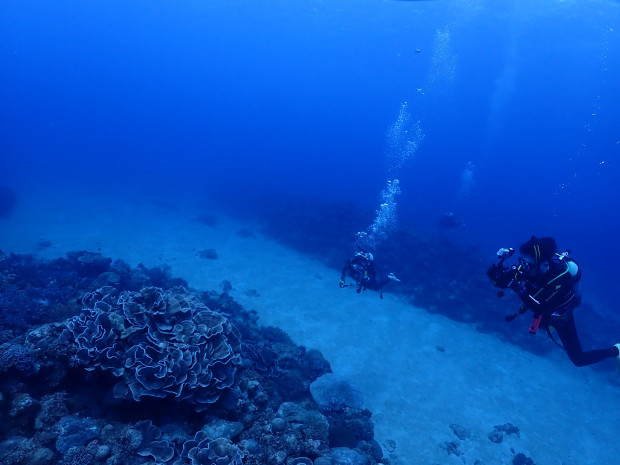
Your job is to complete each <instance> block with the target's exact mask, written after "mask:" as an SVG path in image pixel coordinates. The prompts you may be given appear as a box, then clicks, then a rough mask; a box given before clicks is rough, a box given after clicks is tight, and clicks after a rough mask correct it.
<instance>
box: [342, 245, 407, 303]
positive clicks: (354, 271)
mask: <svg viewBox="0 0 620 465" xmlns="http://www.w3.org/2000/svg"><path fill="white" fill-rule="evenodd" d="M347 273H348V274H349V276H351V277H352V278H353V279H354V280H355V282H356V283H357V289H356V290H355V291H356V292H357V293H358V294H359V293H360V292H362V291H366V289H371V290H373V291H379V297H381V298H382V299H383V286H385V285H386V284H387V283H389V282H390V281H396V282H400V279H398V278H397V277H396V276H394V273H390V274H388V275H387V276H386V277H385V278H383V277H382V275H381V272H380V271H379V270H378V269H377V266H376V264H375V258H374V257H373V255H372V254H371V253H370V252H364V251H362V250H360V251H359V252H357V253H356V254H355V255H354V256H353V257H351V258H349V259H348V260H347V262H346V264H345V265H344V268H343V269H342V274H341V275H340V288H343V287H349V286H353V284H345V282H344V280H345V278H346V275H347Z"/></svg>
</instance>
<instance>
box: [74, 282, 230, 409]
mask: <svg viewBox="0 0 620 465" xmlns="http://www.w3.org/2000/svg"><path fill="white" fill-rule="evenodd" d="M83 302H84V305H85V307H84V313H83V314H82V315H80V316H78V317H73V318H71V319H70V320H69V321H68V322H67V331H66V332H65V333H64V334H65V335H66V336H67V337H68V338H69V339H70V340H71V341H72V342H74V343H75V345H76V348H77V350H76V353H75V358H76V359H77V361H78V362H79V363H81V364H83V365H85V366H86V369H88V370H93V369H94V368H95V367H99V368H101V369H103V370H109V371H111V372H112V373H113V374H114V375H115V376H117V377H120V378H121V381H119V383H117V385H116V387H115V389H114V393H115V395H116V396H117V397H122V398H126V397H129V396H131V397H132V398H133V399H134V400H136V401H140V400H141V399H142V398H143V397H169V396H171V397H174V398H176V399H178V400H189V401H191V402H193V403H195V404H196V407H197V409H198V410H202V409H206V408H207V407H208V404H212V403H214V402H215V401H217V400H218V398H219V396H220V394H221V391H222V390H224V389H227V388H229V387H230V386H231V385H232V384H233V381H234V375H235V372H236V369H237V365H238V364H239V363H240V356H239V351H240V341H239V338H238V336H237V334H236V331H235V329H234V327H233V326H232V325H231V324H230V323H229V322H228V321H227V320H226V318H225V317H224V316H223V315H221V314H220V313H217V312H213V311H211V310H209V309H208V308H207V307H206V306H205V305H204V304H203V303H202V302H200V301H199V300H198V299H196V298H195V297H193V296H191V295H189V294H187V293H186V292H185V291H184V290H183V289H181V288H175V289H173V290H169V291H164V290H162V289H160V288H156V287H147V288H144V289H142V290H141V291H140V292H131V291H125V292H122V293H120V295H119V294H118V293H117V291H116V289H115V288H113V287H109V286H106V287H102V288H100V289H98V290H96V291H94V292H91V293H88V294H86V296H85V297H84V299H83Z"/></svg>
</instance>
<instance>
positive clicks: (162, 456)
mask: <svg viewBox="0 0 620 465" xmlns="http://www.w3.org/2000/svg"><path fill="white" fill-rule="evenodd" d="M136 429H137V430H138V431H140V432H141V433H142V443H141V444H140V448H139V449H138V454H139V455H141V456H142V457H148V456H149V455H150V456H151V457H153V458H154V459H155V461H156V462H157V463H163V462H167V461H168V460H170V459H171V458H172V457H173V456H174V447H172V446H171V445H170V443H169V442H168V441H166V440H165V439H161V431H160V429H159V428H158V427H157V426H154V425H153V423H152V422H151V420H145V421H139V422H138V423H136Z"/></svg>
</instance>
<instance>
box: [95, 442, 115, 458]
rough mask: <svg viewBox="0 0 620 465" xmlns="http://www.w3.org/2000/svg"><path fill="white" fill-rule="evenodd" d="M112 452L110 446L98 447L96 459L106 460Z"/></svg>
mask: <svg viewBox="0 0 620 465" xmlns="http://www.w3.org/2000/svg"><path fill="white" fill-rule="evenodd" d="M110 452H112V449H111V448H110V446H108V445H106V444H104V445H101V446H99V447H97V453H96V454H95V459H96V460H103V459H106V458H108V457H109V456H110Z"/></svg>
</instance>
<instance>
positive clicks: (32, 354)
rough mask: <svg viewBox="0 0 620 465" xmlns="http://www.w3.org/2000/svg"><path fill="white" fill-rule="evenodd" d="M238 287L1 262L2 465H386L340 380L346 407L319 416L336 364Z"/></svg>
mask: <svg viewBox="0 0 620 465" xmlns="http://www.w3.org/2000/svg"><path fill="white" fill-rule="evenodd" d="M231 288H232V285H231V284H230V283H229V282H227V281H224V282H223V285H222V289H223V290H224V292H219V293H218V292H215V291H212V292H198V291H195V290H190V289H187V283H185V282H183V281H182V280H179V279H176V278H173V277H172V276H171V275H170V271H169V269H167V268H155V269H149V268H146V267H144V266H138V267H135V268H131V267H129V266H128V265H127V264H125V263H124V262H122V261H120V260H117V261H115V262H112V261H111V260H110V259H108V258H106V257H103V256H101V255H100V254H97V253H91V252H86V251H80V252H74V253H71V254H68V255H67V257H66V258H60V259H56V260H52V261H43V260H38V259H35V258H34V257H31V256H27V255H8V256H7V255H2V259H1V260H0V291H1V292H2V293H1V294H0V295H1V296H2V298H1V299H0V305H2V317H1V318H0V375H1V376H0V462H1V463H2V464H3V465H4V464H6V465H26V464H28V465H73V464H76V465H77V464H80V465H121V464H122V465H146V464H148V465H152V464H155V463H157V464H166V465H188V464H191V465H215V464H217V465H241V464H244V465H259V464H260V465H263V464H283V465H312V464H315V465H316V464H318V465H328V464H331V465H333V464H340V463H352V464H356V463H359V464H367V465H376V464H379V463H382V464H387V463H388V461H387V460H386V459H384V458H383V453H382V451H381V448H380V447H379V445H378V444H377V443H376V441H374V435H373V424H372V419H371V418H372V417H371V414H370V412H369V411H367V410H364V409H362V408H361V402H360V401H359V398H358V397H356V395H354V394H355V390H354V389H353V388H352V387H351V386H350V385H347V383H346V380H342V379H340V378H333V379H335V380H338V382H339V383H341V384H338V383H336V384H335V385H336V386H337V388H336V390H333V391H327V392H331V393H328V394H326V395H332V396H339V395H341V394H342V395H346V396H348V397H347V400H345V401H339V400H337V399H333V401H330V402H327V405H328V406H329V408H324V407H325V406H323V407H320V406H319V404H317V402H316V401H315V399H314V398H313V394H311V388H310V387H311V386H312V385H313V383H314V382H315V381H316V380H317V379H323V377H324V376H325V375H326V374H328V373H330V372H331V368H330V365H329V363H328V362H327V361H326V360H325V359H324V358H323V356H322V355H321V353H320V352H318V351H316V350H306V348H305V347H300V346H297V345H295V344H294V343H293V341H292V340H291V338H290V337H289V336H288V335H287V334H286V333H285V332H283V331H282V330H281V329H279V328H275V327H261V326H259V325H258V317H257V315H256V312H254V311H252V310H246V309H244V308H243V307H241V306H240V305H239V304H238V303H237V302H235V301H234V300H233V299H232V298H231V297H230V295H229V294H228V293H227V291H229V290H230V289H231ZM42 301H45V302H42ZM24 311H28V312H31V314H30V315H27V316H22V317H21V319H20V317H19V315H20V314H21V315H23V312H24ZM327 379H329V377H328V378H327ZM320 385H321V383H319V384H318V386H320ZM343 386H344V387H343ZM315 388H316V385H315ZM315 388H313V390H315V391H316V389H315ZM352 393H353V394H352ZM351 395H353V397H351Z"/></svg>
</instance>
